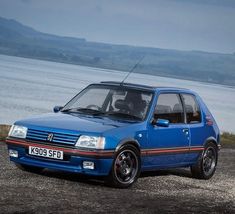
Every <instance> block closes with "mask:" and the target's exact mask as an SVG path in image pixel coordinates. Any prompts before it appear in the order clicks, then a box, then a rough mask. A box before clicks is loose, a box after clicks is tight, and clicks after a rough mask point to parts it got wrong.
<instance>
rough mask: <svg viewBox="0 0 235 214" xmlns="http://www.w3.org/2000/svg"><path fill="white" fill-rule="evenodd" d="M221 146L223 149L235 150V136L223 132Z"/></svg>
mask: <svg viewBox="0 0 235 214" xmlns="http://www.w3.org/2000/svg"><path fill="white" fill-rule="evenodd" d="M221 145H222V148H223V147H233V148H235V135H234V134H232V133H229V132H223V134H222V135H221Z"/></svg>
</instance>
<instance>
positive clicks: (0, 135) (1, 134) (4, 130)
mask: <svg viewBox="0 0 235 214" xmlns="http://www.w3.org/2000/svg"><path fill="white" fill-rule="evenodd" d="M10 127H11V126H9V125H0V140H3V141H4V140H5V139H6V137H7V134H8V132H9V130H10Z"/></svg>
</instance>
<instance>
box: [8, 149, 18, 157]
mask: <svg viewBox="0 0 235 214" xmlns="http://www.w3.org/2000/svg"><path fill="white" fill-rule="evenodd" d="M9 156H10V157H13V158H18V151H17V150H13V149H9Z"/></svg>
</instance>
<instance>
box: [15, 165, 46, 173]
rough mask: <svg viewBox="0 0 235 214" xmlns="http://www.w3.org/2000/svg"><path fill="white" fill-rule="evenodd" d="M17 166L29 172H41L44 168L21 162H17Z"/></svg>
mask: <svg viewBox="0 0 235 214" xmlns="http://www.w3.org/2000/svg"><path fill="white" fill-rule="evenodd" d="M15 165H16V167H17V168H19V169H21V170H23V171H27V172H33V173H41V172H42V171H43V169H44V168H42V167H36V166H29V165H26V164H19V163H15Z"/></svg>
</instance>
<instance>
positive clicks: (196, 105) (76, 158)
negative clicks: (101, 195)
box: [6, 82, 220, 188]
mask: <svg viewBox="0 0 235 214" xmlns="http://www.w3.org/2000/svg"><path fill="white" fill-rule="evenodd" d="M6 142H7V144H8V151H9V156H10V160H11V161H13V162H14V163H15V164H16V165H17V166H18V167H20V168H21V169H24V170H28V171H37V172H40V171H41V170H43V169H44V168H48V169H54V170H61V171H68V172H75V173H81V174H87V175H94V176H105V177H106V178H107V181H108V182H109V184H111V185H112V186H115V187H119V188H126V187H129V186H130V185H132V184H133V183H134V182H135V181H136V180H137V179H138V177H139V175H140V173H141V172H143V171H150V170H157V169H167V168H176V167H190V168H191V172H192V176H193V177H195V178H199V179H209V178H211V177H212V176H213V174H214V172H215V170H216V165H217V160H218V151H219V149H220V132H219V129H218V126H217V124H216V122H215V120H214V118H213V116H212V115H211V113H210V111H209V110H208V108H207V107H206V105H205V104H204V102H203V101H202V99H201V98H200V97H199V96H198V95H197V94H196V93H195V92H193V91H191V90H187V89H181V88H172V87H150V86H146V85H139V84H131V83H123V82H121V83H120V82H101V83H97V84H91V85H89V86H88V87H86V88H85V89H84V90H82V91H81V92H80V93H78V94H77V95H76V96H75V97H74V98H72V99H71V100H70V101H69V102H68V103H67V104H66V105H65V106H63V107H60V106H56V107H55V108H54V112H53V113H49V114H44V115H42V116H36V117H32V118H29V119H24V120H20V121H17V122H15V123H14V125H13V126H12V127H11V130H10V132H9V135H8V138H7V140H6Z"/></svg>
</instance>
